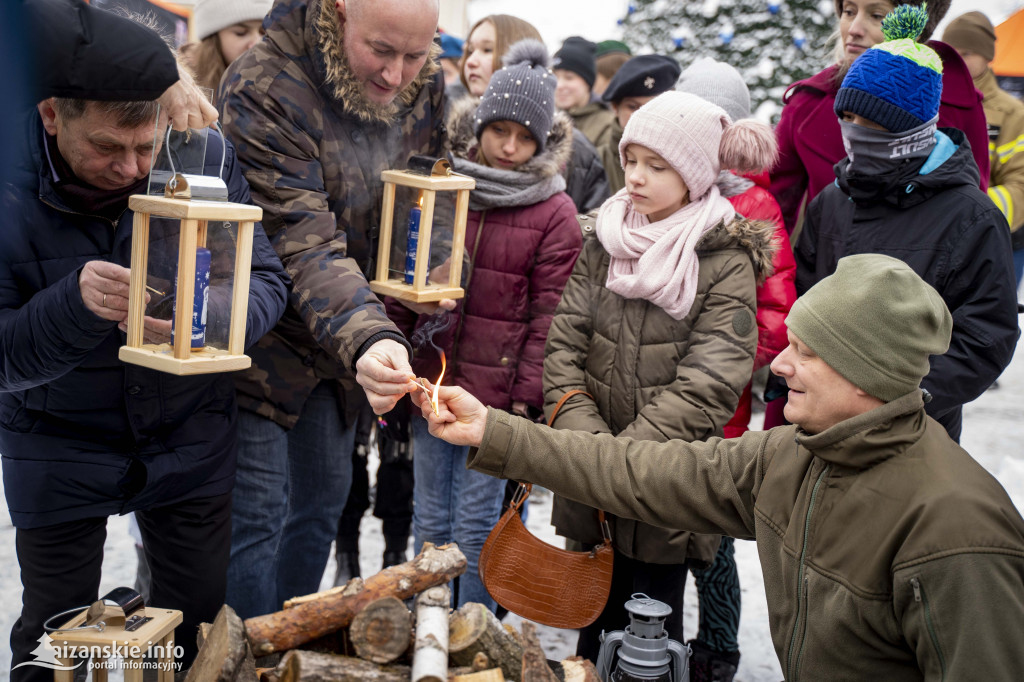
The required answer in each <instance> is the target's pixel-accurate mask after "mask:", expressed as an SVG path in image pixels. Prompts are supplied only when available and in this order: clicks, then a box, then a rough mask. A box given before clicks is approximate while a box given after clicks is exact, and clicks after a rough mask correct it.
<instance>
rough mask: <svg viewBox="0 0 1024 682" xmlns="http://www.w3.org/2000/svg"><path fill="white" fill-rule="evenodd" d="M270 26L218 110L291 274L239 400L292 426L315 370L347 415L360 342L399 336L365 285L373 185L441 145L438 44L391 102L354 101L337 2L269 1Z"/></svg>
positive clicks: (237, 69) (354, 397) (230, 80)
mask: <svg viewBox="0 0 1024 682" xmlns="http://www.w3.org/2000/svg"><path fill="white" fill-rule="evenodd" d="M264 26H265V27H266V31H267V34H266V36H265V37H264V39H263V40H262V41H261V42H260V43H258V44H257V45H256V46H255V47H253V48H252V49H251V50H249V51H248V52H247V53H246V54H244V55H243V56H242V57H240V58H239V59H237V60H236V61H235V62H234V63H233V64H232V65H231V67H230V68H229V69H228V71H227V73H225V75H224V79H223V80H222V81H221V88H220V93H219V97H218V102H219V103H220V107H221V120H222V122H223V125H224V129H225V130H226V131H227V134H228V136H229V137H230V138H231V140H232V141H233V142H234V143H235V146H236V148H237V150H238V157H239V159H240V160H241V162H242V167H243V168H244V170H245V176H246V179H247V180H248V181H249V185H250V187H251V188H252V197H253V199H254V200H255V202H256V203H257V204H259V205H260V206H261V207H262V208H263V211H264V213H263V226H264V229H265V230H266V232H267V236H268V237H270V240H271V243H272V244H273V245H274V248H275V249H276V251H277V253H278V255H279V256H280V258H281V262H282V263H284V266H285V270H286V271H287V272H288V274H289V275H290V276H291V278H292V281H293V282H294V286H293V289H292V291H291V293H290V297H289V305H288V309H287V311H286V312H285V314H284V317H283V318H282V319H281V322H280V323H278V325H277V327H275V328H274V330H273V331H272V332H271V333H270V334H268V335H266V336H265V337H263V339H262V340H261V341H260V342H259V343H258V344H257V345H256V346H254V347H252V348H251V349H250V350H249V353H250V355H251V356H252V360H253V363H252V367H251V368H249V369H248V370H247V371H245V372H243V373H239V375H238V378H237V381H236V384H237V386H238V392H239V407H241V408H242V409H248V410H250V411H253V412H256V413H258V414H261V415H263V416H265V417H268V418H270V419H273V420H274V421H275V422H277V423H279V424H281V425H282V426H285V427H287V428H291V427H292V426H294V425H295V422H296V421H297V420H298V416H299V413H300V411H301V410H302V405H303V404H304V403H305V401H306V398H307V396H308V395H309V393H310V392H311V391H312V390H313V388H315V387H316V385H317V383H318V382H319V381H320V380H321V379H334V378H337V379H340V380H341V385H342V387H343V388H344V389H346V393H347V396H348V398H349V399H347V400H346V401H345V403H346V412H347V413H348V416H352V414H353V413H354V411H355V410H356V409H358V406H359V405H360V404H361V402H362V400H363V398H362V397H361V395H360V393H361V391H360V390H359V389H358V387H357V385H356V384H355V380H354V364H355V361H356V360H357V359H358V356H359V352H360V350H361V349H363V348H364V347H368V345H367V342H368V341H370V340H375V339H376V338H380V337H381V335H382V334H383V335H384V336H390V337H392V338H396V339H400V338H402V337H401V334H400V333H399V331H398V329H397V327H395V325H394V324H392V323H391V322H390V321H389V320H388V318H387V315H386V314H385V312H384V306H383V305H382V304H381V302H380V301H379V300H378V299H377V297H376V296H375V295H374V294H373V292H371V291H370V288H369V285H368V284H367V277H366V273H370V272H371V271H372V268H373V262H374V260H375V258H376V239H377V231H378V226H379V224H380V212H381V202H382V198H383V184H382V183H381V180H380V172H381V171H382V170H384V169H386V168H405V167H406V164H407V161H408V159H409V157H410V156H412V155H414V154H431V155H437V154H439V153H440V149H441V141H442V137H443V131H444V128H443V117H442V107H443V95H444V88H443V82H442V80H441V78H440V76H438V75H437V73H438V70H439V67H438V66H437V62H436V60H435V56H436V55H435V54H434V52H436V51H437V48H436V47H435V48H434V50H433V51H432V52H431V56H430V58H429V59H428V60H427V62H426V64H425V65H424V67H423V69H422V70H421V71H420V73H419V75H418V76H417V77H416V78H415V79H414V80H413V82H412V83H411V84H410V85H409V86H408V87H407V88H406V90H404V91H402V92H401V93H400V94H399V95H398V97H397V98H396V100H395V102H394V105H393V107H392V109H391V110H386V109H380V108H374V107H372V106H370V105H368V104H363V103H364V102H365V98H364V97H363V96H362V89H361V88H362V86H361V85H360V83H359V82H358V81H356V79H355V77H354V75H353V74H352V72H351V70H350V68H349V65H348V62H347V61H346V59H345V56H344V46H343V44H342V40H343V38H342V32H341V29H340V27H339V24H338V19H337V15H336V12H335V5H334V3H333V2H330V1H328V0H323V1H322V0H277V2H276V3H275V4H274V7H273V9H271V11H270V13H269V15H268V16H267V19H266V21H265V22H264Z"/></svg>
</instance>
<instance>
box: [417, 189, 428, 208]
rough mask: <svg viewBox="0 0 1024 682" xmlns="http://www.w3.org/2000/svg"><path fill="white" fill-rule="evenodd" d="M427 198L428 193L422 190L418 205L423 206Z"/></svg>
mask: <svg viewBox="0 0 1024 682" xmlns="http://www.w3.org/2000/svg"><path fill="white" fill-rule="evenodd" d="M425 198H426V195H425V194H424V193H423V190H420V198H419V199H417V200H416V205H417V206H419V207H420V208H423V200H424V199H425Z"/></svg>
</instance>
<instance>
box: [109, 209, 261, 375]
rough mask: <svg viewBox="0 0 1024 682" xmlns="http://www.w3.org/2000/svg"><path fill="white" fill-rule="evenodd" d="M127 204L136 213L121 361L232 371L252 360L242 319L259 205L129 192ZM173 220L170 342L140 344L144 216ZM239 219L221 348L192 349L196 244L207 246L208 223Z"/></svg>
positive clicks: (174, 370)
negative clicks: (175, 267)
mask: <svg viewBox="0 0 1024 682" xmlns="http://www.w3.org/2000/svg"><path fill="white" fill-rule="evenodd" d="M128 206H129V208H131V209H132V210H133V211H134V212H135V223H134V225H133V227H132V266H131V278H130V284H129V286H128V342H127V345H124V346H122V347H121V349H120V351H119V352H118V357H119V358H120V359H121V360H122V361H123V362H128V363H132V364H135V365H141V366H143V367H149V368H151V369H155V370H159V371H161V372H168V373H170V374H177V375H191V374H209V373H212V372H232V371H235V370H239V369H245V368H247V367H249V365H250V364H252V360H250V359H249V356H247V355H245V323H246V318H247V314H248V309H249V271H250V269H251V266H252V240H253V231H254V229H255V223H256V222H257V221H259V220H261V219H262V218H263V209H261V208H260V207H258V206H250V205H248V204H235V203H230V202H226V201H188V200H185V199H174V198H169V197H161V196H147V195H134V196H132V197H129V199H128ZM150 216H155V217H159V218H170V219H177V220H179V221H180V223H181V229H180V237H179V242H178V276H177V282H178V286H177V288H176V290H175V292H174V297H175V316H174V328H175V329H176V330H179V333H176V334H175V336H174V344H173V345H172V344H169V343H160V344H154V343H144V342H143V331H144V327H143V325H144V318H145V312H146V273H147V270H148V261H149V218H150ZM210 220H217V221H232V222H237V223H238V239H237V243H236V245H235V270H234V283H233V289H232V293H231V320H230V326H229V332H228V348H227V349H226V350H222V349H218V348H213V347H212V346H206V347H204V348H201V349H195V350H193V349H192V334H191V333H190V331H191V329H192V304H193V294H194V293H195V277H196V259H195V256H194V255H193V256H191V257H182V256H183V254H195V253H196V249H197V248H198V247H205V246H206V230H207V222H208V221H210Z"/></svg>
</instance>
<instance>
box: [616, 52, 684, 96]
mask: <svg viewBox="0 0 1024 682" xmlns="http://www.w3.org/2000/svg"><path fill="white" fill-rule="evenodd" d="M681 72H682V67H680V66H679V62H677V61H676V60H675V59H673V58H672V57H666V56H664V55H660V54H645V55H640V56H639V57H633V58H632V59H630V60H629V61H627V62H626V63H625V64H623V65H622V68H620V69H619V70H618V72H617V73H616V74H615V75H614V76H612V79H611V81H609V82H608V87H607V88H605V91H604V94H603V95H601V99H603V100H604V101H605V102H617V101H619V100H621V99H625V98H626V97H653V96H655V95H660V94H661V93H663V92H668V91H669V90H671V89H673V88H674V87H675V84H676V80H678V79H679V74H680V73H681Z"/></svg>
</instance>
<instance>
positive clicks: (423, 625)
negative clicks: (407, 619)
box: [412, 585, 451, 682]
mask: <svg viewBox="0 0 1024 682" xmlns="http://www.w3.org/2000/svg"><path fill="white" fill-rule="evenodd" d="M450 603H451V590H449V589H448V586H447V585H441V586H439V587H431V588H430V589H429V590H427V591H425V592H421V593H420V594H419V595H417V596H416V648H415V650H414V652H413V655H412V682H445V680H447V679H448V605H449V604H450Z"/></svg>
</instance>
